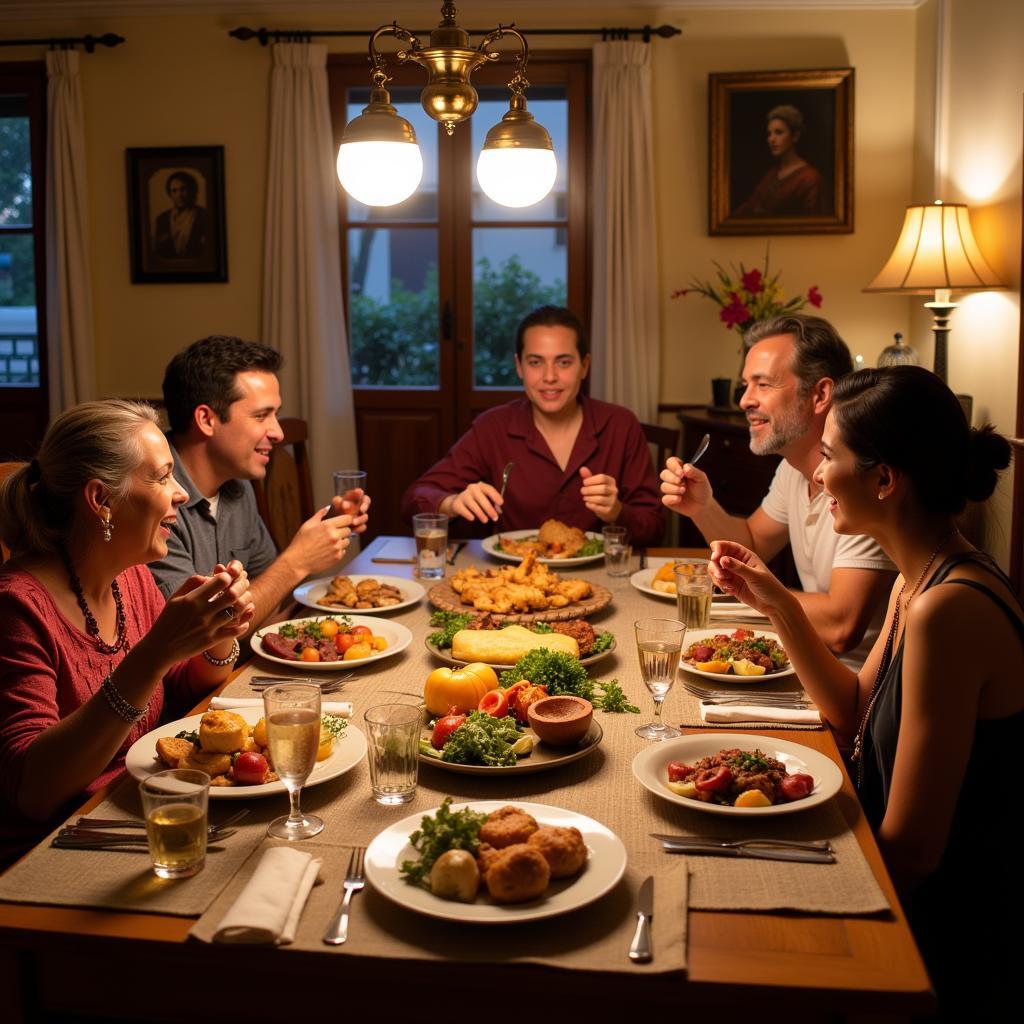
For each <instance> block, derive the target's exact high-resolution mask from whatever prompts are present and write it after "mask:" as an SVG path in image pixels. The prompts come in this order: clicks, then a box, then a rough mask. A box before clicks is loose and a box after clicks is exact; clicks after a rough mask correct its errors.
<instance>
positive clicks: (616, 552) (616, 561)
mask: <svg viewBox="0 0 1024 1024" xmlns="http://www.w3.org/2000/svg"><path fill="white" fill-rule="evenodd" d="M601 536H602V537H603V538H604V565H605V571H606V572H607V573H608V575H609V576H628V575H629V558H630V556H631V555H632V554H633V549H632V547H630V545H629V543H628V541H629V534H628V533H627V532H626V528H625V527H624V526H606V527H605V528H604V529H603V530H602V531H601Z"/></svg>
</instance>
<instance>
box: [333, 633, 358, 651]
mask: <svg viewBox="0 0 1024 1024" xmlns="http://www.w3.org/2000/svg"><path fill="white" fill-rule="evenodd" d="M357 639H358V638H357V637H356V635H355V634H354V633H337V634H335V637H334V646H335V647H337V648H338V651H339V653H341V654H344V653H345V652H346V651H347V650H348V649H349V648H350V647H351V646H352V645H353V644H354V643H355V642H356V640H357Z"/></svg>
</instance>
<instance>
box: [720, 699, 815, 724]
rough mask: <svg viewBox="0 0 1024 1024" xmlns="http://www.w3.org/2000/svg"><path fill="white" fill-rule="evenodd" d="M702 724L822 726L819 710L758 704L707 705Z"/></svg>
mask: <svg viewBox="0 0 1024 1024" xmlns="http://www.w3.org/2000/svg"><path fill="white" fill-rule="evenodd" d="M700 718H701V721H702V722H785V723H786V724H788V725H821V715H820V714H819V713H818V710H817V708H775V707H766V706H764V705H757V704H705V703H704V702H703V701H701V705H700Z"/></svg>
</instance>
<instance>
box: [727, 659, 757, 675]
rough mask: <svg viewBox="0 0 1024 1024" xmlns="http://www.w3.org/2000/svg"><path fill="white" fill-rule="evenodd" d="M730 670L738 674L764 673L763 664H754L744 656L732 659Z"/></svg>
mask: <svg viewBox="0 0 1024 1024" xmlns="http://www.w3.org/2000/svg"><path fill="white" fill-rule="evenodd" d="M732 670H733V672H735V673H736V675H738V676H763V675H764V673H765V667H764V665H755V664H754V663H753V662H752V661H749V660H748V659H746V658H736V659H734V660H733V663H732Z"/></svg>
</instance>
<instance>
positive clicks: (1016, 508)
mask: <svg viewBox="0 0 1024 1024" xmlns="http://www.w3.org/2000/svg"><path fill="white" fill-rule="evenodd" d="M1006 440H1007V441H1009V442H1010V447H1011V448H1012V449H1013V462H1012V463H1011V466H1012V469H1011V472H1012V473H1013V514H1012V516H1011V527H1010V529H1011V534H1010V580H1011V581H1012V582H1013V585H1014V588H1015V589H1016V591H1017V596H1018V597H1020V598H1021V599H1024V437H1008V438H1007V439H1006Z"/></svg>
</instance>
